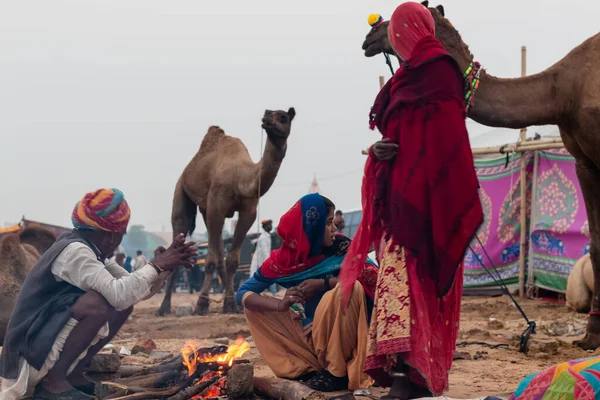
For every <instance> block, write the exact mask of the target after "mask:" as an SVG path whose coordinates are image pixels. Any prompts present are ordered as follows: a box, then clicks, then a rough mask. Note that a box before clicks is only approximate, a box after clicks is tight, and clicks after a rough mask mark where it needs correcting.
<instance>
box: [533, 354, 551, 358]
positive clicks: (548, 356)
mask: <svg viewBox="0 0 600 400" xmlns="http://www.w3.org/2000/svg"><path fill="white" fill-rule="evenodd" d="M534 357H535V358H537V359H538V360H549V359H550V355H549V354H548V353H537V354H536V355H534Z"/></svg>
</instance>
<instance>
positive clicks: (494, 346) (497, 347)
mask: <svg viewBox="0 0 600 400" xmlns="http://www.w3.org/2000/svg"><path fill="white" fill-rule="evenodd" d="M473 345H477V346H484V347H489V348H490V349H499V348H500V347H506V348H508V347H510V346H509V345H507V344H506V343H500V344H491V343H486V342H460V343H457V344H456V347H466V346H473Z"/></svg>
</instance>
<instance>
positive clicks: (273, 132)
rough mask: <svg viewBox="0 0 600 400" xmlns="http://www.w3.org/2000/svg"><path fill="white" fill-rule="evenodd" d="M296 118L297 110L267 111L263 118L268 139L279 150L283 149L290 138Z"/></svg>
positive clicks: (263, 126) (263, 125)
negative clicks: (293, 121)
mask: <svg viewBox="0 0 600 400" xmlns="http://www.w3.org/2000/svg"><path fill="white" fill-rule="evenodd" d="M295 116H296V110H294V108H293V107H292V108H290V109H289V110H287V111H282V110H277V111H271V110H266V111H265V115H264V116H263V118H262V128H263V129H264V130H265V131H266V132H267V137H268V138H269V140H270V141H271V143H273V144H274V145H275V146H276V147H277V148H282V147H283V145H284V144H285V142H286V141H287V138H288V136H290V129H291V127H292V120H293V119H294V117H295Z"/></svg>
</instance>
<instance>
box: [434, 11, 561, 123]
mask: <svg viewBox="0 0 600 400" xmlns="http://www.w3.org/2000/svg"><path fill="white" fill-rule="evenodd" d="M436 30H437V32H436V36H438V38H439V40H440V41H441V42H442V44H443V45H444V47H445V48H446V49H447V50H448V52H449V53H450V55H452V57H453V58H454V59H455V60H456V62H457V63H458V66H459V67H460V69H461V71H462V72H463V73H464V72H465V71H467V69H468V68H469V66H470V65H471V64H472V63H473V61H474V57H473V55H472V54H471V52H470V50H469V47H468V46H467V45H466V44H465V42H464V41H463V40H462V38H461V37H460V35H459V33H458V31H456V29H454V27H452V26H451V25H450V24H449V23H448V22H447V21H445V20H438V21H437V22H436ZM561 71H562V69H561V67H560V65H559V64H555V65H554V66H553V67H550V68H548V69H547V70H545V71H543V72H541V73H539V74H535V75H530V76H527V77H523V78H513V79H502V78H496V77H494V76H492V75H490V74H488V73H487V72H486V71H485V70H482V71H481V75H480V81H479V88H478V89H477V93H476V94H475V97H474V103H473V104H472V105H471V108H470V110H469V117H470V118H472V119H473V120H475V121H477V122H479V123H481V124H484V125H487V126H496V127H506V128H525V127H527V126H531V125H548V124H552V125H554V124H557V123H558V120H559V119H560V118H561V115H562V112H563V111H564V105H563V104H561V102H560V101H559V99H561V98H565V97H564V96H561V94H564V93H561V92H562V91H563V90H561V89H560V87H559V85H558V82H561V80H562V81H569V80H570V78H569V77H567V76H565V75H564V74H561ZM567 84H568V82H567ZM563 86H564V85H563Z"/></svg>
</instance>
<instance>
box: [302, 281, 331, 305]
mask: <svg viewBox="0 0 600 400" xmlns="http://www.w3.org/2000/svg"><path fill="white" fill-rule="evenodd" d="M299 287H300V290H302V293H304V298H305V299H306V300H310V299H312V298H314V297H315V296H317V295H319V294H321V293H323V292H324V291H325V281H324V280H323V279H307V280H305V281H304V282H302V283H301V284H300V286H299Z"/></svg>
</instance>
